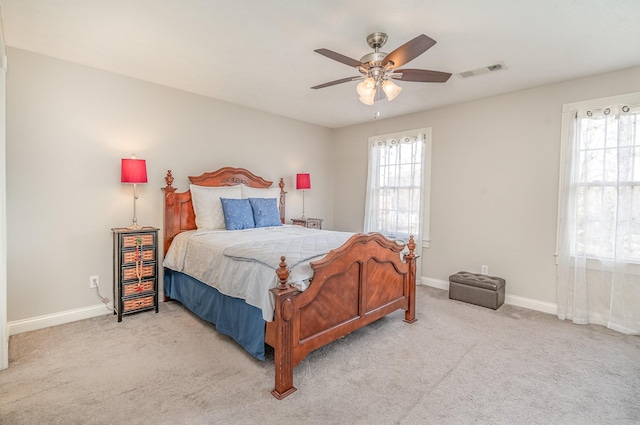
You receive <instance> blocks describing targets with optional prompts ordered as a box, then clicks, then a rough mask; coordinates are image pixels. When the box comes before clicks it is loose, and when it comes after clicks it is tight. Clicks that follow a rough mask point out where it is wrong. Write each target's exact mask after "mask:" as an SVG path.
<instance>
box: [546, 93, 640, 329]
mask: <svg viewBox="0 0 640 425" xmlns="http://www.w3.org/2000/svg"><path fill="white" fill-rule="evenodd" d="M562 128H563V129H562V151H561V152H562V153H561V155H562V161H561V169H562V171H561V175H560V192H559V193H560V198H559V202H558V205H559V213H558V239H557V240H558V242H557V243H558V248H557V255H558V273H557V290H558V293H557V299H558V317H559V318H560V319H570V320H573V322H574V323H578V324H587V323H594V324H599V325H603V326H607V327H609V328H611V329H614V330H617V331H620V332H624V333H629V334H639V333H640V93H633V94H629V95H624V96H615V97H612V98H605V99H596V100H592V101H587V102H579V103H575V104H568V105H564V108H563V118H562Z"/></svg>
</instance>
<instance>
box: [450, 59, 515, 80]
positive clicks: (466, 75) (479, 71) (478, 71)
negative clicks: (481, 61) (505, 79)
mask: <svg viewBox="0 0 640 425" xmlns="http://www.w3.org/2000/svg"><path fill="white" fill-rule="evenodd" d="M501 69H507V67H506V66H505V64H504V62H498V63H494V64H493V65H487V66H482V67H480V68H475V69H470V70H469V71H462V72H460V73H458V77H460V78H469V77H475V76H476V75H482V74H487V73H489V72H495V71H500V70H501Z"/></svg>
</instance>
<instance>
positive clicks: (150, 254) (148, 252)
mask: <svg viewBox="0 0 640 425" xmlns="http://www.w3.org/2000/svg"><path fill="white" fill-rule="evenodd" d="M141 257H142V261H155V260H156V249H155V248H154V247H148V248H142V253H141ZM135 262H136V251H135V250H133V251H122V264H135Z"/></svg>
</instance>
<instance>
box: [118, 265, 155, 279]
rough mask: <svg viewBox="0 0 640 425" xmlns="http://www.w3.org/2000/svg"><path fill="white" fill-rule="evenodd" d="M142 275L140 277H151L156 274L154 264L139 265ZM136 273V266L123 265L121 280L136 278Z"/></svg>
mask: <svg viewBox="0 0 640 425" xmlns="http://www.w3.org/2000/svg"><path fill="white" fill-rule="evenodd" d="M141 272H142V275H141V276H140V277H142V278H145V277H153V276H155V275H156V265H155V263H152V264H143V265H142V267H141ZM137 278H138V275H137V274H136V266H133V267H123V268H122V280H131V279H137Z"/></svg>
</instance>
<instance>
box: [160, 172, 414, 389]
mask: <svg viewBox="0 0 640 425" xmlns="http://www.w3.org/2000/svg"><path fill="white" fill-rule="evenodd" d="M165 180H166V182H167V186H166V187H165V188H164V189H163V190H164V194H165V203H164V252H165V254H166V253H167V250H168V249H169V246H170V245H171V242H172V241H173V238H174V236H176V235H177V234H178V233H180V232H183V231H186V230H192V229H195V228H196V224H195V214H194V212H193V205H192V203H191V192H190V191H186V192H182V193H177V192H176V188H174V187H173V186H172V183H173V176H172V175H171V170H169V171H168V173H167V176H166V177H165ZM189 180H190V181H191V183H192V184H197V185H200V186H233V185H237V184H246V185H247V186H250V187H258V188H268V187H270V186H271V184H272V182H270V181H267V180H264V179H262V178H260V177H257V176H255V175H254V174H252V173H251V172H249V171H248V170H246V169H243V168H233V167H225V168H221V169H219V170H218V171H214V172H211V173H204V174H202V175H200V176H197V177H193V176H190V177H189ZM279 185H280V219H281V221H282V222H283V223H284V203H285V193H286V192H285V191H284V182H283V180H282V179H280V184H279ZM415 246H416V245H415V243H414V240H413V236H412V237H411V238H410V240H409V243H408V244H407V247H408V249H409V253H408V254H405V255H404V261H402V259H401V258H400V253H401V252H402V250H403V249H404V247H403V246H401V245H399V244H397V243H396V242H393V241H391V240H389V239H387V238H386V237H384V236H383V235H382V234H379V233H370V234H356V235H354V236H352V237H351V238H350V239H349V240H348V241H347V242H346V243H345V244H344V245H342V246H341V247H340V248H338V249H335V250H332V251H331V252H329V253H328V254H327V255H326V256H325V257H324V258H323V259H321V260H318V261H314V262H312V263H311V267H312V269H313V271H314V275H313V279H312V283H311V284H310V285H309V287H308V288H307V289H306V290H305V291H304V292H300V291H298V290H297V289H296V288H294V287H292V286H290V285H289V284H288V283H287V279H288V277H289V269H288V268H287V264H286V259H285V258H284V257H281V263H280V268H278V270H276V273H277V275H278V279H279V282H280V283H279V284H278V285H277V287H276V288H273V289H271V292H272V293H273V296H274V297H275V312H274V318H273V321H272V322H266V327H265V343H266V344H268V345H270V346H271V347H273V349H274V363H275V388H274V390H273V391H271V393H272V394H273V395H274V396H275V397H276V398H278V399H283V398H285V397H286V396H288V395H289V394H291V393H293V392H294V391H296V388H295V387H294V386H293V368H294V367H295V366H296V365H297V364H298V363H300V362H301V361H302V360H303V359H304V358H305V357H306V356H307V354H308V353H310V352H311V351H313V350H315V349H317V348H319V347H322V346H323V345H326V344H328V343H330V342H332V341H335V340H336V339H338V338H341V337H343V336H345V335H347V334H349V333H351V332H353V331H355V330H357V329H360V328H362V327H364V326H366V325H368V324H369V323H371V322H374V321H376V320H378V319H380V318H381V317H384V316H386V315H387V314H389V313H391V312H393V311H395V310H400V309H401V310H405V318H404V320H405V322H408V323H413V322H415V321H416V318H415V293H416V258H418V257H417V256H416V255H415V254H414V250H415Z"/></svg>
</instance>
